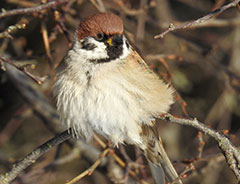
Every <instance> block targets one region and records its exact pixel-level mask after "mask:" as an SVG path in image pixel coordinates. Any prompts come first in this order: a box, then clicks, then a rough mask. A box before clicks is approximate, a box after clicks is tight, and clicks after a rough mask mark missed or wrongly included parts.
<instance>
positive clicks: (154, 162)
mask: <svg viewBox="0 0 240 184" xmlns="http://www.w3.org/2000/svg"><path fill="white" fill-rule="evenodd" d="M143 136H144V138H145V139H144V140H145V144H146V148H145V149H144V153H145V156H146V158H147V160H148V162H149V165H150V168H151V172H152V175H153V177H154V180H155V183H156V184H165V183H166V181H168V182H173V183H174V184H182V181H181V179H180V178H179V176H178V174H177V172H176V170H175V169H174V167H173V165H172V163H171V161H170V160H169V158H168V156H167V153H166V152H165V149H164V147H163V144H162V140H161V138H160V137H159V136H158V132H157V130H154V127H150V126H144V127H143Z"/></svg>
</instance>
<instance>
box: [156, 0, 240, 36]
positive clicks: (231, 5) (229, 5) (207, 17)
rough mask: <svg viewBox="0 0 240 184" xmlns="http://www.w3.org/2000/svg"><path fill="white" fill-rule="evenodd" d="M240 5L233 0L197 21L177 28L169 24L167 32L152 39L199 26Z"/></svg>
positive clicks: (237, 0) (238, 0) (238, 1)
mask: <svg viewBox="0 0 240 184" xmlns="http://www.w3.org/2000/svg"><path fill="white" fill-rule="evenodd" d="M239 3H240V0H235V1H233V2H231V3H229V4H227V5H225V6H222V7H221V8H219V9H217V10H215V11H213V12H211V13H209V14H207V15H205V16H203V17H201V18H199V19H197V20H194V21H191V22H188V23H186V24H183V25H179V26H175V25H174V24H170V26H169V28H168V29H167V30H165V31H164V32H163V33H161V34H158V35H156V36H154V39H158V38H163V37H164V36H165V35H166V34H167V33H169V32H171V31H175V30H178V29H185V28H188V27H191V26H194V25H196V24H200V23H202V22H205V21H207V20H209V19H211V18H213V17H214V16H216V15H217V14H220V13H222V12H223V11H225V10H227V9H229V8H231V7H235V6H237V5H238V4H239Z"/></svg>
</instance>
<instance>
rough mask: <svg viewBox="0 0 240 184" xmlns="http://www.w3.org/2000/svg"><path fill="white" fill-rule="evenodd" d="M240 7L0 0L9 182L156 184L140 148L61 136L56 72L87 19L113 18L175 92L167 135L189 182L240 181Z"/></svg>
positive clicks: (3, 179)
mask: <svg viewBox="0 0 240 184" xmlns="http://www.w3.org/2000/svg"><path fill="white" fill-rule="evenodd" d="M239 2H240V0H238V1H237V0H235V1H231V0H52V1H50V0H49V1H47V0H42V1H41V2H40V0H32V1H30V0H21V1H18V0H1V2H0V7H1V13H0V66H1V70H0V173H2V174H3V175H0V184H6V183H10V181H11V180H13V181H12V182H11V183H13V184H33V183H34V184H46V183H47V184H60V183H74V181H71V182H67V181H70V180H71V179H72V178H74V177H76V176H77V175H79V174H81V175H80V176H79V179H80V180H79V181H78V182H77V183H84V184H86V183H94V184H97V183H99V184H102V183H106V184H107V183H127V182H131V183H134V182H139V183H153V180H152V177H151V174H150V172H149V168H148V166H147V163H146V160H145V158H144V157H143V156H142V154H141V151H140V150H139V149H138V148H133V147H132V146H129V145H124V146H120V149H112V148H108V147H107V140H104V139H103V138H101V137H100V138H99V137H97V136H96V137H95V139H94V140H93V141H92V142H91V143H89V144H86V143H84V142H83V141H81V140H75V139H73V138H71V136H70V135H69V134H67V132H64V133H62V134H61V135H60V136H56V134H57V133H60V132H63V131H64V128H63V127H61V125H60V123H59V120H58V115H57V113H56V110H55V104H54V99H53V97H52V84H53V81H54V78H55V77H54V75H55V72H54V68H55V67H56V66H57V65H58V64H59V62H60V61H61V59H62V58H63V57H64V55H65V53H66V51H67V50H68V49H69V47H70V46H71V43H72V40H73V36H74V30H75V28H76V27H77V25H78V24H79V21H80V20H82V19H83V18H84V17H86V16H88V15H90V14H93V13H97V12H104V11H111V12H113V13H116V14H118V15H119V16H120V17H121V18H122V19H123V20H124V25H125V29H126V31H125V34H126V35H127V37H128V38H129V40H131V43H132V45H134V47H135V48H136V49H137V50H138V51H139V52H140V53H141V55H142V56H143V57H144V58H145V60H146V62H147V63H148V64H149V66H150V67H151V68H152V69H153V70H154V71H155V72H156V73H158V74H159V76H161V77H162V78H163V79H164V80H166V81H168V82H170V83H171V84H172V86H173V87H174V88H175V89H176V103H175V104H174V105H173V106H172V108H171V112H170V113H171V114H173V115H174V116H171V115H170V114H169V115H165V116H163V117H162V119H161V120H159V121H158V127H159V132H160V134H161V136H162V139H163V142H164V144H165V147H166V150H167V152H168V154H169V156H170V158H171V160H172V161H173V163H174V166H175V167H176V169H177V171H178V173H180V174H181V177H182V178H183V182H184V183H186V184H188V183H189V184H190V183H191V184H200V183H201V184H226V183H229V184H232V183H237V182H239V181H240V151H239V149H238V148H237V146H239V144H240V123H239V122H240V103H239V102H240V12H239V10H240V9H239V6H240V5H239ZM177 117H181V118H177ZM183 118H186V119H183ZM192 118H197V119H198V120H199V121H197V120H196V119H192ZM188 119H189V120H188ZM164 120H165V121H164ZM200 122H202V123H203V124H205V125H206V126H204V125H203V124H202V123H200ZM175 123H178V124H180V125H188V126H180V125H177V124H175ZM208 127H211V128H212V129H214V130H216V131H213V130H212V129H209V128H208ZM200 130H201V131H200ZM202 131H203V132H204V133H202ZM55 136H56V137H55ZM52 137H55V138H54V139H53V140H50V139H51V138H52ZM48 140H50V142H47V141H48ZM45 142H47V144H44V145H43V146H41V147H39V148H37V147H38V146H39V145H41V144H43V143H45ZM61 142H64V143H63V144H60V143H61ZM233 145H235V146H236V147H234V146H233ZM34 149H35V151H34V152H32V150H34ZM46 152H47V153H46ZM29 153H30V155H28V154H29ZM45 153H46V154H45ZM100 153H102V154H100ZM27 155H28V157H26V156H27ZM41 155H43V156H41ZM99 155H100V156H99ZM40 156H41V157H40ZM39 157H40V158H39ZM23 158H25V159H24V160H23V162H20V164H17V165H14V164H15V163H17V162H18V161H19V160H22V159H23ZM38 158H39V159H38ZM36 160H37V161H36ZM96 160H97V162H96ZM25 168H26V169H25ZM4 173H7V174H4ZM88 175H91V176H88ZM75 179H76V178H75Z"/></svg>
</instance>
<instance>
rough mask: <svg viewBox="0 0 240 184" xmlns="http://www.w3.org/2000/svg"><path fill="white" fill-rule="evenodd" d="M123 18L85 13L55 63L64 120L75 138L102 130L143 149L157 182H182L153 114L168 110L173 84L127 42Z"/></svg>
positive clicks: (109, 136) (116, 141) (116, 140)
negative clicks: (61, 56)
mask: <svg viewBox="0 0 240 184" xmlns="http://www.w3.org/2000/svg"><path fill="white" fill-rule="evenodd" d="M123 31H124V29H123V23H122V20H121V19H120V18H119V17H118V16H116V15H114V14H112V13H99V14H96V15H93V16H89V17H87V18H85V19H84V20H83V21H82V22H80V25H79V27H78V29H77V31H76V38H75V41H74V43H73V46H72V48H71V49H70V50H69V51H68V52H67V55H66V56H65V58H64V59H63V61H62V63H61V64H60V66H59V67H58V68H57V80H56V82H55V90H54V91H55V95H56V99H57V108H58V110H59V112H60V116H61V121H62V122H63V123H64V124H66V125H67V126H68V127H69V128H72V132H73V134H74V135H76V136H77V137H83V138H85V139H87V140H89V139H91V137H92V135H93V133H98V134H100V135H102V136H104V137H105V138H106V139H108V140H110V141H111V142H112V143H113V145H115V146H117V145H118V144H121V143H128V144H133V145H135V146H138V147H139V148H141V149H142V150H143V152H144V153H145V156H146V158H147V159H148V161H149V163H150V167H151V170H152V173H153V176H154V179H155V181H156V183H158V184H160V183H161V184H163V183H165V179H167V181H170V182H172V181H176V183H182V182H181V180H180V179H179V177H178V174H177V172H176V171H175V169H174V167H173V166H172V164H171V162H170V160H169V158H168V156H167V154H166V153H165V151H164V148H163V145H162V142H161V139H160V138H159V136H158V133H157V131H155V130H156V125H155V118H157V117H158V116H159V115H160V114H162V113H166V112H167V111H168V110H169V108H170V105H171V104H172V103H173V102H174V100H173V92H174V91H173V89H172V88H171V87H169V86H168V85H167V84H165V83H164V82H163V81H162V80H160V79H159V77H158V76H157V75H156V74H155V73H154V72H153V71H152V70H150V69H149V67H148V66H147V65H146V63H145V62H144V60H143V59H142V58H141V57H140V56H139V54H138V53H137V52H136V51H134V49H133V48H132V47H131V46H130V45H129V43H128V41H127V39H126V37H125V36H124V34H123Z"/></svg>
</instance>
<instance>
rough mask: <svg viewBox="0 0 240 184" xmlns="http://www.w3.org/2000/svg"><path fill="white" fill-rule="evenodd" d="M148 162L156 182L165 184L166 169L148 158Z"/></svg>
mask: <svg viewBox="0 0 240 184" xmlns="http://www.w3.org/2000/svg"><path fill="white" fill-rule="evenodd" d="M148 164H149V166H150V169H151V173H152V175H153V178H154V181H155V183H156V184H165V183H166V180H165V174H164V171H163V168H162V167H161V165H156V164H154V163H152V162H151V161H149V160H148Z"/></svg>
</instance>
